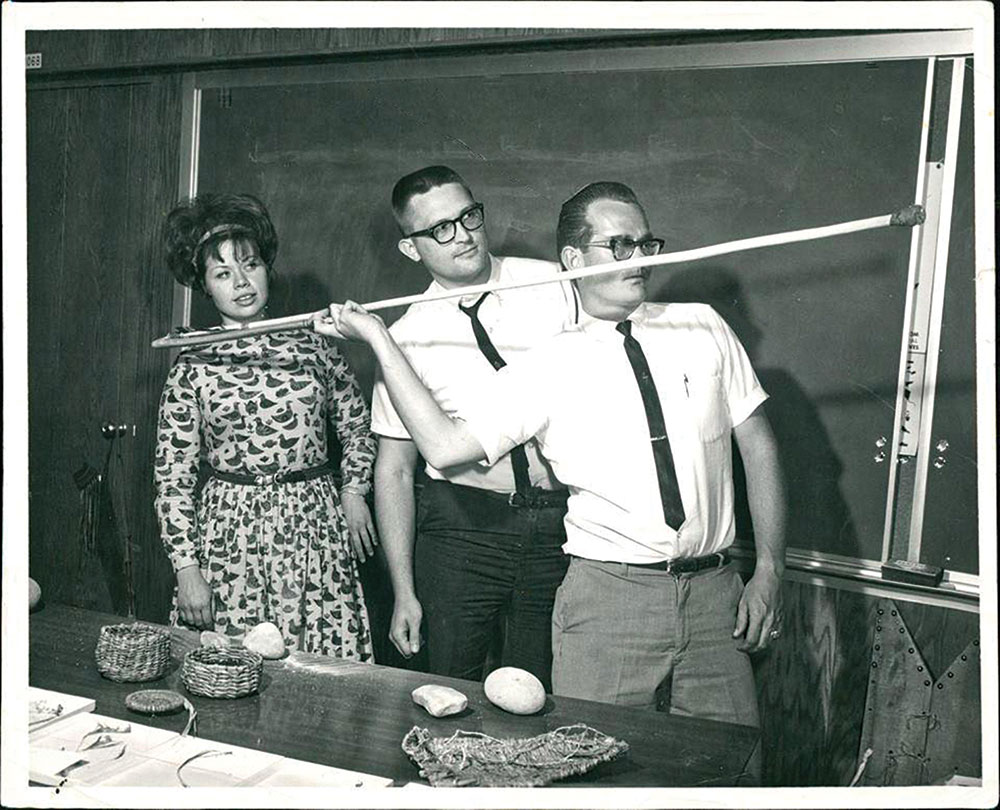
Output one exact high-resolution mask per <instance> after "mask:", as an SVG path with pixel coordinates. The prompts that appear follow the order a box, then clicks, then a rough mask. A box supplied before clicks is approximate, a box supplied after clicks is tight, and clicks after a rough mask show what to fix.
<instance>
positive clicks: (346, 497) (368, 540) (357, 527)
mask: <svg viewBox="0 0 1000 810" xmlns="http://www.w3.org/2000/svg"><path fill="white" fill-rule="evenodd" d="M340 503H341V505H342V506H343V507H344V516H345V517H346V518H347V529H348V532H349V533H350V536H351V547H352V548H353V549H354V554H355V556H356V557H357V558H358V559H359V560H361V562H366V561H367V560H368V559H369V558H370V557H374V556H375V546H377V545H378V538H377V536H376V534H375V524H374V523H373V522H372V513H371V511H370V510H369V509H368V502H367V501H365V499H364V496H362V495H359V494H358V493H357V492H352V491H351V490H349V489H345V490H342V491H341V493H340Z"/></svg>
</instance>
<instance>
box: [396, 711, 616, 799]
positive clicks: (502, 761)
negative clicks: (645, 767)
mask: <svg viewBox="0 0 1000 810" xmlns="http://www.w3.org/2000/svg"><path fill="white" fill-rule="evenodd" d="M403 751H405V752H406V754H407V756H409V757H410V759H412V760H413V761H414V762H415V763H416V765H417V766H418V767H419V768H420V775H421V776H423V777H424V778H425V779H427V780H428V781H429V782H430V783H431V784H432V785H434V786H435V787H535V786H540V785H547V784H549V783H550V782H554V781H556V780H557V779H565V778H566V777H567V776H575V775H578V774H582V773H586V772H587V771H589V770H590V769H591V768H594V767H595V766H597V765H599V764H600V763H602V762H607V761H609V760H611V759H614V758H615V757H618V756H620V755H621V754H624V753H625V752H626V751H628V743H626V742H623V741H622V740H618V739H615V738H614V737H609V736H608V735H606V734H602V733H601V732H600V731H597V730H596V729H593V728H591V727H590V726H587V725H584V724H582V723H578V724H576V725H572V726H563V727H561V728H557V729H555V730H553V731H549V732H546V733H545V734H539V735H537V736H535V737H523V738H516V739H506V740H498V739H496V738H495V737H490V736H488V735H486V734H482V733H480V732H478V731H461V730H459V731H456V732H455V733H454V734H452V735H451V736H450V737H431V735H430V732H429V731H427V729H425V728H420V727H419V726H414V727H413V728H412V729H410V731H409V733H407V735H406V736H405V737H404V738H403Z"/></svg>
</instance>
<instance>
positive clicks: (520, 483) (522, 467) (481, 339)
mask: <svg viewBox="0 0 1000 810" xmlns="http://www.w3.org/2000/svg"><path fill="white" fill-rule="evenodd" d="M487 295H489V293H488V292H484V293H483V294H482V295H481V296H479V300H478V301H476V303H474V304H473V305H472V306H471V307H465V306H462V305H461V304H459V305H458V308H459V309H460V310H462V312H464V313H465V314H466V315H468V316H469V319H470V320H471V321H472V334H474V335H475V336H476V343H477V344H478V345H479V351H481V352H482V353H483V355H485V357H486V359H487V360H489V361H490V364H491V365H492V366H493V368H494V369H496V370H497V371H499V370H500V369H502V368H503V367H504V366H505V365H507V362H506V361H505V360H504V359H503V358H502V357H501V356H500V352H498V351H497V348H496V346H494V345H493V341H491V340H490V336H489V335H488V334H486V327H484V326H483V322H482V321H480V320H479V307H480V305H481V304H482V303H483V301H484V300H485V298H486V296H487ZM510 463H511V466H512V467H513V468H514V489H515V490H516V491H517V492H518V493H519V494H520V495H524V496H526V495H527V494H528V490H529V489H530V488H531V477H530V476H529V475H528V456H527V455H526V454H525V452H524V445H523V444H519V445H518V446H517V447H515V448H513V449H512V450H511V451H510Z"/></svg>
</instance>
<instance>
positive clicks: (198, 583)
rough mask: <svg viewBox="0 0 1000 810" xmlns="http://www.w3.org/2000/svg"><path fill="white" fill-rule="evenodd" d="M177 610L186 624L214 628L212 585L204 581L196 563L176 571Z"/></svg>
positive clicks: (203, 628) (206, 628)
mask: <svg viewBox="0 0 1000 810" xmlns="http://www.w3.org/2000/svg"><path fill="white" fill-rule="evenodd" d="M177 612H178V613H179V614H180V617H181V620H182V621H183V622H185V623H186V624H190V625H192V626H194V627H198V628H200V629H202V630H213V629H215V611H214V609H213V607H212V587H211V586H210V585H209V584H208V583H207V582H205V578H204V577H203V576H202V575H201V569H199V568H198V566H197V565H189V566H188V567H187V568H182V569H181V570H180V571H178V572H177Z"/></svg>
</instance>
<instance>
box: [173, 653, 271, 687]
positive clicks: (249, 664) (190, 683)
mask: <svg viewBox="0 0 1000 810" xmlns="http://www.w3.org/2000/svg"><path fill="white" fill-rule="evenodd" d="M263 668H264V659H263V658H261V656H260V655H259V654H258V653H255V652H252V651H251V650H245V649H242V648H239V647H235V648H233V649H229V650H222V649H219V648H218V647H198V648H196V649H194V650H191V651H190V652H189V653H187V655H185V656H184V663H183V665H182V666H181V680H182V681H183V682H184V685H185V686H186V687H187V688H188V691H189V692H192V693H194V694H196V695H202V696H203V697H211V698H238V697H244V696H246V695H252V694H253V693H254V692H256V691H257V690H258V689H259V688H260V673H261V670H262V669H263Z"/></svg>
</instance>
